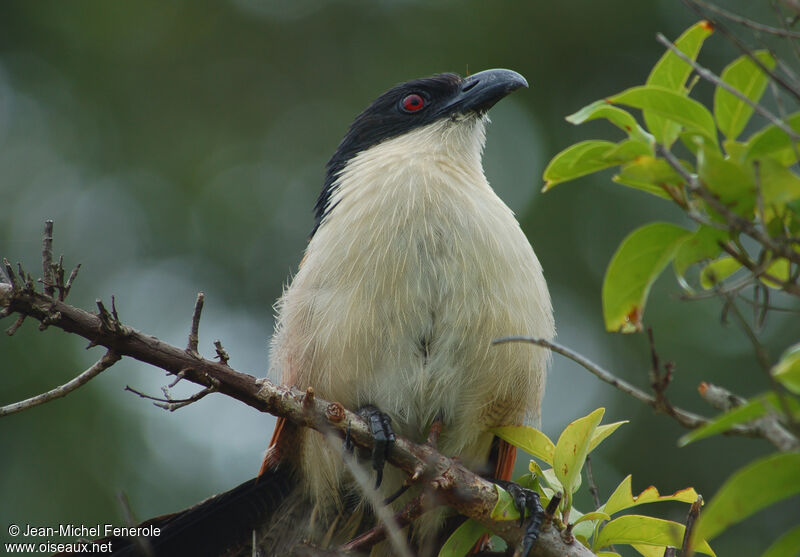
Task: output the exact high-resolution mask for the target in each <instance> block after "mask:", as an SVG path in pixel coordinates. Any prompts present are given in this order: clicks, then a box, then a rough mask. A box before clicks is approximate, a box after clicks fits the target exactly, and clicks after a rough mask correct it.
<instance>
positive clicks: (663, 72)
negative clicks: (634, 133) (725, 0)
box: [644, 21, 713, 147]
mask: <svg viewBox="0 0 800 557" xmlns="http://www.w3.org/2000/svg"><path fill="white" fill-rule="evenodd" d="M712 31H713V27H712V26H711V25H710V24H709V23H708V22H705V21H701V22H699V23H697V24H695V25H693V26H692V27H690V28H689V29H687V30H686V31H685V32H684V33H683V34H682V35H681V36H680V37H678V39H677V40H676V41H675V46H676V47H677V48H678V50H680V51H681V52H683V53H684V54H685V55H686V56H688V57H689V58H690V59H692V60H694V59H696V58H697V54H698V53H699V52H700V47H701V46H703V41H705V39H706V38H707V37H708V36H709V35H710V34H711V32H712ZM691 72H692V68H691V66H690V65H689V64H687V63H686V62H684V61H683V60H681V59H680V58H678V55H677V54H675V53H674V52H672V51H671V50H667V51H666V52H665V53H664V54H663V56H661V59H660V60H659V61H658V62H657V63H656V65H655V66H653V69H652V70H651V71H650V75H649V76H648V78H647V85H654V86H657V87H663V88H665V89H668V90H670V91H673V92H675V93H677V94H679V95H683V96H686V94H687V89H686V79H687V78H688V77H689V74H690V73H691ZM644 121H645V124H646V125H647V128H648V129H649V130H650V131H651V132H652V133H653V135H655V137H656V140H657V141H658V142H659V143H661V144H662V145H665V146H667V147H669V146H670V145H672V144H673V143H674V142H675V139H676V138H677V137H678V134H679V133H680V126H679V125H678V124H676V123H675V122H674V121H673V120H671V119H669V118H665V117H664V115H662V114H659V113H658V112H656V111H653V110H645V111H644Z"/></svg>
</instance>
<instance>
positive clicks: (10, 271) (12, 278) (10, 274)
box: [3, 257, 19, 290]
mask: <svg viewBox="0 0 800 557" xmlns="http://www.w3.org/2000/svg"><path fill="white" fill-rule="evenodd" d="M3 267H5V270H6V278H8V282H9V284H11V286H12V287H13V288H14V290H18V289H19V282H18V281H17V275H16V274H14V267H12V266H11V263H10V262H9V261H8V259H6V258H5V257H4V258H3Z"/></svg>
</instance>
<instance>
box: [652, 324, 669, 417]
mask: <svg viewBox="0 0 800 557" xmlns="http://www.w3.org/2000/svg"><path fill="white" fill-rule="evenodd" d="M647 339H648V341H649V342H650V356H651V359H652V366H653V367H652V369H651V370H650V386H651V387H652V388H653V392H654V393H655V395H656V404H657V405H659V406H660V407H661V408H662V409H663V410H664V411H665V412H666V413H667V414H669V415H672V414H673V413H674V412H675V410H674V409H673V408H672V404H670V402H669V400H667V395H666V391H667V387H669V384H670V382H671V381H672V371H673V369H674V368H675V364H674V363H673V362H667V363H666V364H664V373H663V374H662V373H661V363H660V360H659V357H658V352H657V351H656V343H655V339H654V337H653V329H652V328H651V327H648V328H647Z"/></svg>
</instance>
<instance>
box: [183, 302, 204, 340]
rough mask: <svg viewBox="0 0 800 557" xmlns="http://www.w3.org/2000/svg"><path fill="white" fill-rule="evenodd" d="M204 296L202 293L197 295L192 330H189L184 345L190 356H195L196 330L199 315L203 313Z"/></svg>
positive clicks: (198, 325) (198, 326)
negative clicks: (186, 342) (187, 338)
mask: <svg viewBox="0 0 800 557" xmlns="http://www.w3.org/2000/svg"><path fill="white" fill-rule="evenodd" d="M205 299H206V295H205V294H204V293H202V292H198V293H197V299H196V300H195V302H194V312H193V313H192V328H191V329H190V330H189V342H188V344H187V345H186V351H187V352H189V353H191V354H197V353H198V352H197V345H198V342H199V337H198V330H199V329H200V314H201V313H202V311H203V302H205Z"/></svg>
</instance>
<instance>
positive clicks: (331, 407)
mask: <svg viewBox="0 0 800 557" xmlns="http://www.w3.org/2000/svg"><path fill="white" fill-rule="evenodd" d="M5 271H6V273H7V274H8V277H9V281H10V282H0V311H2V312H3V313H2V316H4V317H5V316H8V315H10V314H12V313H18V314H19V315H21V316H27V317H30V318H33V319H36V320H38V321H40V322H42V323H47V325H49V326H53V327H57V328H60V329H62V330H64V331H66V332H69V333H73V334H76V335H78V336H81V337H83V338H85V339H87V340H89V341H90V347H91V346H104V347H105V348H106V349H107V350H108V352H107V353H106V355H105V356H103V358H102V359H101V360H100V361H99V362H98V363H97V364H95V365H94V366H92V367H91V368H89V369H88V370H86V371H85V372H84V373H82V374H81V375H79V376H78V377H76V378H75V379H74V380H72V381H70V382H69V383H67V384H66V385H64V386H62V387H59V388H57V389H54V390H53V391H50V392H48V393H45V394H43V395H39V396H38V397H34V398H33V399H30V400H34V399H36V400H37V401H38V400H41V402H35V403H34V402H30V401H22V402H20V403H16V404H12V405H10V406H9V407H6V408H10V410H6V409H4V410H5V412H4V414H8V413H11V412H16V411H20V410H22V409H25V408H30V407H33V406H36V405H38V404H42V403H43V402H46V401H47V400H51V399H52V398H56V397H58V396H63V395H64V394H66V393H67V392H71V390H74V389H76V388H77V387H79V386H80V385H82V384H85V383H86V381H88V380H89V379H91V378H92V377H95V376H96V375H97V374H98V373H100V372H102V371H103V370H104V369H107V368H108V367H110V366H111V365H112V364H113V363H115V362H116V361H118V360H119V359H120V358H121V357H123V356H127V357H131V358H134V359H136V360H139V361H141V362H144V363H148V364H151V365H153V366H155V367H156V368H159V369H163V370H165V371H167V372H169V373H172V374H174V375H176V376H177V377H178V379H179V380H180V379H183V380H186V381H190V382H192V383H196V384H198V385H201V386H203V387H205V389H204V390H203V391H200V392H199V393H197V394H196V395H194V397H190V398H189V399H184V400H180V401H177V400H172V399H170V398H169V397H167V398H165V399H162V400H159V401H158V402H160V403H162V404H164V405H166V406H167V407H168V409H173V408H169V405H170V404H172V405H175V404H184V403H190V402H193V400H191V399H192V398H195V397H202V396H205V395H207V394H208V393H209V392H212V390H213V391H215V392H219V393H222V394H225V395H227V396H230V397H232V398H234V399H236V400H239V401H240V402H243V403H245V404H247V405H248V406H251V407H252V408H255V409H257V410H259V411H261V412H269V413H271V414H274V415H276V416H283V417H286V418H288V419H289V420H291V421H293V422H294V423H296V424H298V425H300V426H303V427H310V428H312V429H315V430H317V431H320V432H323V433H325V434H326V435H328V434H332V435H335V436H338V437H339V438H342V439H343V438H344V437H345V434H346V433H347V434H348V435H349V438H350V440H351V441H352V443H353V444H354V445H357V446H359V447H362V448H365V449H370V448H371V446H372V435H371V434H370V432H369V428H368V426H367V424H366V423H365V422H364V421H363V420H362V419H361V418H360V417H359V416H358V415H357V414H355V413H351V412H349V411H347V410H346V409H345V408H344V407H342V405H341V404H339V403H337V402H332V401H331V402H329V401H325V400H322V399H320V398H317V397H314V396H312V391H310V390H309V391H308V392H306V393H304V392H302V391H299V390H297V389H295V388H291V387H287V386H282V385H276V384H273V383H272V382H270V381H268V380H267V379H258V378H256V377H254V376H252V375H249V374H246V373H241V372H239V371H236V370H234V369H232V368H230V367H229V366H228V365H227V364H226V363H223V362H224V361H225V358H227V355H224V356H223V354H224V350H222V348H221V345H220V346H219V347H218V350H217V352H218V355H219V356H220V359H221V360H223V362H215V361H212V360H207V359H205V358H203V357H202V356H201V355H200V354H198V353H196V352H194V351H193V350H192V348H193V346H192V343H191V342H190V345H189V347H188V349H181V348H178V347H176V346H172V345H169V344H167V343H164V342H162V341H160V340H159V339H157V338H155V337H152V336H149V335H146V334H143V333H141V332H139V331H136V330H135V329H132V328H130V327H128V326H126V325H123V324H122V323H121V322H120V320H119V316H118V314H117V311H116V307H115V306H116V304H112V310H111V311H110V312H109V311H108V310H107V309H106V307H105V305H104V304H103V303H102V302H101V301H100V300H98V301H97V303H96V305H97V313H89V312H87V311H84V310H82V309H79V308H77V307H74V306H71V305H68V304H66V303H65V302H63V301H62V300H60V299H57V298H54V297H52V296H48V295H45V294H44V293H41V292H37V291H36V290H35V289H34V287H33V280H32V279H31V277H30V276H29V275H26V274H25V273H24V272H23V271H22V270H21V269H20V272H19V277H18V276H17V275H16V273H13V272H9V271H11V265H10V264H8V262H7V261H6V262H5ZM56 290H59V291H60V292H61V289H59V288H58V287H56ZM59 298H60V296H59ZM196 307H197V306H196ZM195 314H196V315H197V314H199V310H197V309H196V310H195ZM198 319H199V317H198ZM194 330H195V327H194V324H193V326H192V331H193V332H194ZM173 384H174V383H173ZM52 393H57V394H52ZM143 396H145V397H146V398H154V397H150V396H149V395H143ZM0 415H3V414H0ZM387 461H388V462H389V463H391V464H392V465H394V466H396V467H397V468H399V469H400V470H402V471H404V472H405V473H406V474H408V475H409V476H410V477H415V478H425V479H426V481H428V483H427V484H426V485H427V489H428V490H429V491H430V492H431V493H435V495H436V503H437V504H445V505H448V506H450V507H452V508H454V509H455V510H456V511H457V512H459V513H461V514H463V515H465V516H468V517H470V518H472V519H474V520H476V521H478V522H480V523H482V524H484V525H485V526H487V527H488V528H489V529H491V530H492V531H493V532H494V533H495V534H497V535H498V536H500V537H502V538H503V539H505V540H506V541H507V542H508V543H509V544H510V545H512V546H513V545H516V544H518V543H519V542H520V540H521V539H522V537H523V535H524V533H525V532H524V528H522V527H520V526H519V522H518V521H516V520H510V521H502V522H497V521H494V520H493V519H492V518H491V513H492V510H493V509H494V507H495V505H496V503H497V500H498V499H497V490H496V487H495V485H494V484H493V483H491V482H489V481H487V480H485V479H483V478H481V477H480V476H478V475H477V474H475V473H473V472H471V471H470V470H468V469H466V468H464V467H463V466H462V465H461V464H460V463H458V462H456V461H454V460H452V459H450V458H447V457H445V456H443V455H441V454H439V453H438V452H437V451H436V450H435V449H434V448H433V447H431V446H429V445H426V444H423V445H417V444H415V443H412V442H410V441H408V440H406V439H403V438H400V437H398V438H397V440H396V442H395V444H394V446H393V448H392V449H391V451H390V452H389V455H388V457H387ZM430 478H432V479H430ZM428 479H430V480H428ZM367 483H368V482H367ZM534 555H537V556H540V557H555V556H565V557H591V556H592V555H594V554H593V553H592V552H591V551H590V550H588V549H587V548H586V547H584V546H583V545H582V544H580V543H575V542H572V543H568V542H566V541H564V540H563V539H562V535H561V532H559V531H558V529H557V528H555V527H549V528H546V529H544V528H543V530H542V533H541V535H540V537H539V541H538V542H537V544H536V546H535V548H534Z"/></svg>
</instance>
